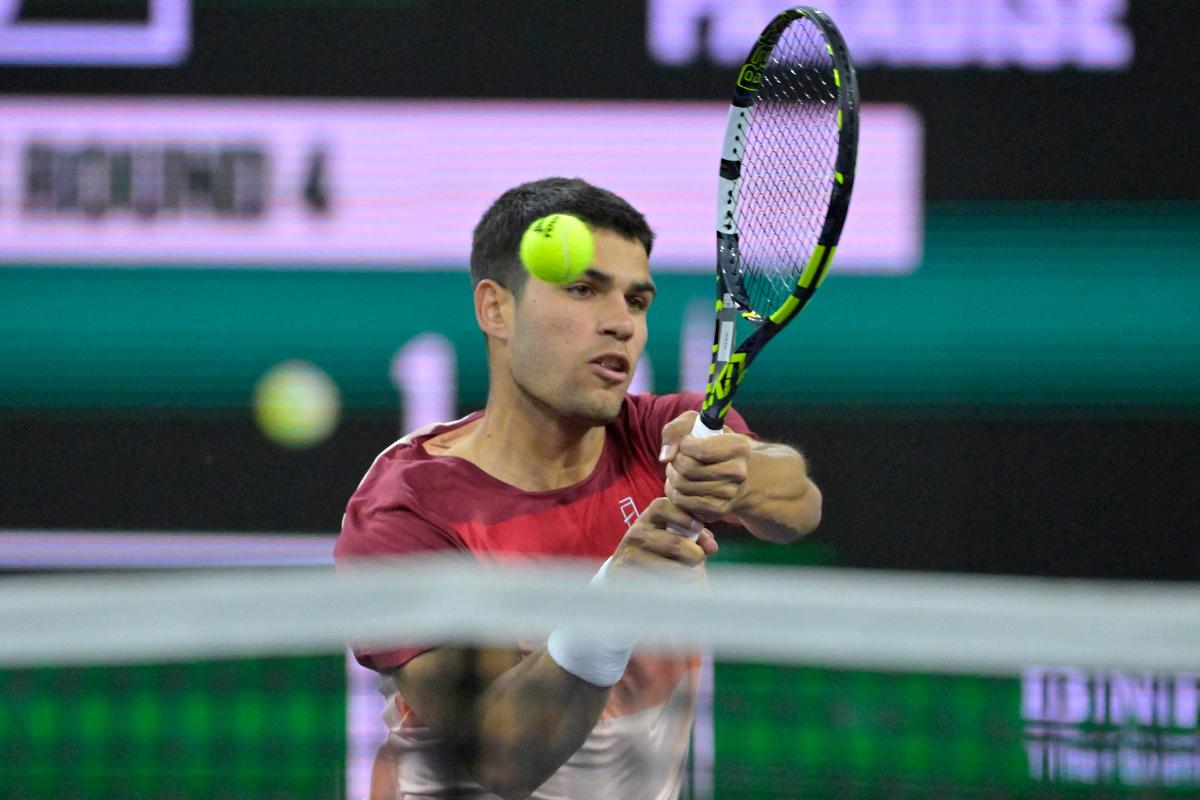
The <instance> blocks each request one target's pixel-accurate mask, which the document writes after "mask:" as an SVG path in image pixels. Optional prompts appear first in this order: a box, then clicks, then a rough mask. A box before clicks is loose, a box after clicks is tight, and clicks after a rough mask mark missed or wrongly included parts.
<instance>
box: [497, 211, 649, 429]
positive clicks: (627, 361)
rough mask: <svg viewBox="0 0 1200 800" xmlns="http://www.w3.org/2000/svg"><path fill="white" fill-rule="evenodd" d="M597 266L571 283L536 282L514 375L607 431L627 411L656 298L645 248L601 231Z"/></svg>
mask: <svg viewBox="0 0 1200 800" xmlns="http://www.w3.org/2000/svg"><path fill="white" fill-rule="evenodd" d="M593 233H594V234H595V240H596V254H595V258H594V259H593V261H592V266H591V268H590V269H588V271H587V272H585V273H584V274H583V275H582V276H581V277H580V278H578V279H577V280H575V281H572V282H571V283H567V284H564V285H556V284H551V283H546V282H545V281H542V280H539V279H537V278H534V277H533V276H530V277H529V279H528V281H527V282H526V284H525V291H524V293H523V294H522V296H521V299H520V301H519V302H518V303H517V313H516V318H515V324H514V327H513V332H512V335H511V337H510V338H509V342H508V344H509V369H510V371H511V374H512V378H513V381H514V382H515V383H516V385H517V386H518V387H519V388H520V389H521V391H523V392H524V393H525V394H526V395H528V396H530V397H531V398H533V399H534V400H535V401H537V402H539V403H541V404H542V405H545V406H548V407H549V408H551V409H553V410H554V411H556V412H557V413H559V414H560V415H562V416H564V417H567V418H571V419H577V420H580V421H584V422H587V423H589V424H592V425H605V424H607V423H609V422H610V421H612V420H613V419H614V418H615V417H616V416H617V413H618V412H619V411H620V410H621V403H622V401H623V400H624V397H625V392H626V390H628V388H629V382H630V381H631V380H632V379H633V371H634V369H635V368H636V367H637V362H638V359H639V358H640V357H641V355H642V349H643V348H644V347H645V346H646V310H647V309H648V308H649V306H650V301H651V300H653V299H654V284H653V282H652V281H651V280H650V262H649V259H648V258H647V257H646V251H645V249H644V248H643V247H642V245H641V243H640V242H638V241H636V240H634V239H626V238H625V237H623V236H621V235H620V234H617V233H614V232H613V231H608V230H604V229H597V230H595V231H593Z"/></svg>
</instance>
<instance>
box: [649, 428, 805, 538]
mask: <svg viewBox="0 0 1200 800" xmlns="http://www.w3.org/2000/svg"><path fill="white" fill-rule="evenodd" d="M695 418H696V412H694V411H689V412H686V413H684V414H681V415H680V416H678V417H676V418H675V419H673V420H672V421H671V422H669V423H667V425H666V427H664V428H663V439H662V441H663V447H662V452H661V454H660V460H662V461H664V462H666V463H667V480H666V487H665V493H666V496H667V498H668V499H669V500H670V501H671V502H672V503H674V504H675V505H677V506H678V507H679V508H681V509H683V510H685V511H687V512H688V513H689V514H691V515H692V516H694V517H696V518H697V519H700V520H702V521H704V522H716V521H717V520H722V519H723V520H727V521H730V522H734V523H735V524H739V525H742V526H744V527H745V528H746V529H747V530H749V531H750V533H752V534H753V535H754V536H756V537H757V538H759V539H765V540H767V541H771V542H780V543H787V542H792V541H795V540H796V539H798V538H800V537H801V536H804V535H805V534H807V533H810V532H811V531H813V530H814V529H815V528H816V527H817V525H818V524H819V523H820V521H821V490H820V489H818V488H817V485H816V484H815V483H813V481H812V479H811V478H809V476H808V465H807V463H806V462H805V460H804V456H802V455H801V454H800V453H799V452H798V451H796V450H795V449H793V448H791V447H788V446H787V445H783V444H772V443H767V442H758V441H755V440H754V439H751V438H750V437H749V436H745V435H743V434H740V433H735V432H733V431H730V430H729V429H726V432H725V433H721V434H718V435H716V436H712V437H709V438H703V439H701V438H697V437H695V436H691V435H690V433H689V431H691V429H692V424H693V423H694V421H695Z"/></svg>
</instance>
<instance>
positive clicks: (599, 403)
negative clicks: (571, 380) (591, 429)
mask: <svg viewBox="0 0 1200 800" xmlns="http://www.w3.org/2000/svg"><path fill="white" fill-rule="evenodd" d="M613 391H614V392H615V390H613ZM624 402H625V390H624V388H622V390H621V392H620V393H619V394H615V393H614V394H607V393H606V394H605V395H604V396H601V397H589V398H582V397H581V398H579V402H576V403H573V404H572V405H571V407H570V408H566V409H563V411H564V412H565V413H566V414H567V416H571V417H574V418H576V419H580V420H586V421H587V422H588V423H589V424H591V425H597V426H599V425H607V424H608V423H610V422H612V421H613V420H614V419H616V418H617V415H618V414H620V413H621V404H622V403H624Z"/></svg>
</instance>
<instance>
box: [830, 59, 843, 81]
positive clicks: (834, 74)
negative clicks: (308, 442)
mask: <svg viewBox="0 0 1200 800" xmlns="http://www.w3.org/2000/svg"><path fill="white" fill-rule="evenodd" d="M831 55H832V53H831ZM833 85H834V86H836V87H838V88H839V89H840V88H842V76H841V75H839V74H838V71H837V67H834V68H833Z"/></svg>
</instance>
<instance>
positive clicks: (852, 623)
mask: <svg viewBox="0 0 1200 800" xmlns="http://www.w3.org/2000/svg"><path fill="white" fill-rule="evenodd" d="M590 572H591V570H590V569H584V568H580V567H577V566H576V567H569V566H562V567H558V566H556V567H555V568H553V569H551V568H547V567H537V568H533V567H528V566H527V567H500V566H489V567H487V568H480V567H478V566H475V565H468V564H465V563H464V562H463V561H462V560H461V559H453V560H447V559H443V558H422V559H405V560H403V561H400V562H396V563H391V564H377V565H372V566H371V567H369V568H364V569H362V570H361V571H359V572H358V573H357V574H356V575H355V576H354V578H352V579H351V578H347V577H345V576H342V577H337V576H335V575H334V574H333V571H332V569H330V568H328V567H287V568H277V569H262V568H257V569H237V570H226V569H210V570H206V571H187V572H171V573H154V572H149V573H148V572H139V573H118V574H103V575H101V574H71V575H47V576H18V577H9V578H5V579H4V580H3V586H4V589H3V591H2V592H0V667H20V666H36V665H51V664H53V665H63V664H91V663H95V664H101V663H137V662H142V661H157V660H182V659H195V658H219V657H223V656H246V655H282V654H299V653H314V652H337V651H340V650H341V649H342V648H343V647H344V646H345V643H346V642H347V641H351V640H353V641H360V642H378V643H381V644H382V643H396V642H405V641H408V642H439V643H452V642H461V643H480V644H485V643H490V644H506V643H511V642H512V641H513V640H514V639H515V638H517V637H521V638H525V639H528V638H529V637H536V636H545V635H546V634H548V633H549V631H550V630H551V629H553V628H554V627H555V626H557V625H559V624H561V623H562V622H563V621H564V620H567V619H569V620H570V621H571V622H572V623H573V625H574V626H576V628H577V629H579V630H581V631H583V632H585V633H588V634H594V635H596V636H607V635H610V634H613V633H615V632H617V631H621V632H626V631H631V632H633V633H635V634H636V635H638V636H639V637H640V640H641V642H642V645H641V646H642V647H650V648H674V647H679V646H681V645H688V646H693V645H695V646H703V647H707V648H709V649H711V650H712V651H713V652H714V654H715V656H716V657H717V658H728V659H738V660H766V661H786V662H792V663H801V664H810V665H816V666H832V667H854V668H867V669H872V668H878V669H886V670H912V671H932V672H968V673H980V674H995V675H1011V674H1017V673H1019V672H1020V670H1021V669H1022V668H1023V667H1027V666H1029V665H1035V664H1056V663H1062V664H1075V665H1080V666H1088V667H1096V668H1112V669H1144V670H1187V669H1194V668H1195V667H1196V665H1197V664H1200V588H1197V587H1194V586H1188V585H1178V584H1144V583H1118V582H1099V581H1082V580H1058V579H1030V578H1001V577H983V576H964V575H923V574H913V573H886V572H862V571H852V570H841V569H824V568H820V569H817V568H803V569H796V568H786V569H785V568H763V567H748V566H739V567H733V566H714V567H713V568H712V569H711V570H710V575H711V580H710V585H709V586H708V588H707V589H696V588H691V589H689V588H686V587H681V586H680V585H679V584H678V583H676V582H674V581H670V580H665V579H657V580H656V579H650V580H644V581H633V582H629V583H627V584H622V585H620V586H619V587H616V588H613V589H611V590H608V591H596V590H589V589H588V587H587V577H588V576H589V575H590Z"/></svg>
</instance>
